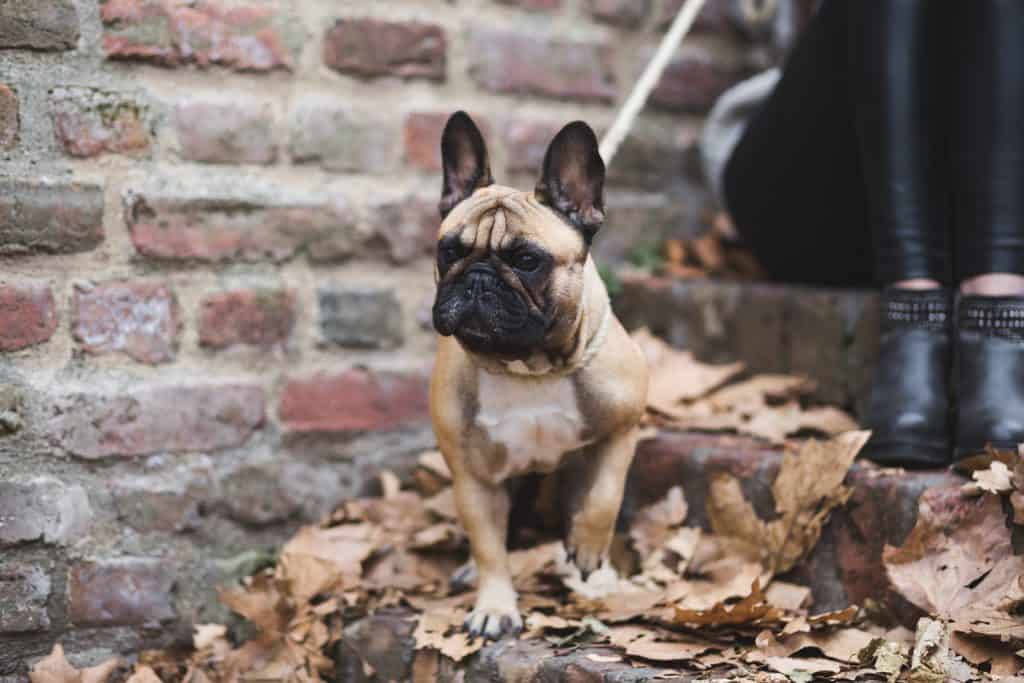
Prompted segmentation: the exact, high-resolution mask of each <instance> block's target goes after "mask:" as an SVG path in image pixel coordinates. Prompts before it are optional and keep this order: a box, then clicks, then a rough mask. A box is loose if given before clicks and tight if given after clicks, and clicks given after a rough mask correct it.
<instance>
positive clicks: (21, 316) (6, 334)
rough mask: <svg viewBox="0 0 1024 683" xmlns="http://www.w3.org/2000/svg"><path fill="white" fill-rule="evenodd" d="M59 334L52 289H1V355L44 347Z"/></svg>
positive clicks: (34, 286) (33, 286) (28, 285)
mask: <svg viewBox="0 0 1024 683" xmlns="http://www.w3.org/2000/svg"><path fill="white" fill-rule="evenodd" d="M56 330H57V312H56V310H55V309H54V303H53V292H52V291H51V290H50V286H49V285H46V284H42V283H24V284H17V285H0V352H2V351H17V350H19V349H24V348H26V347H29V346H34V345H35V344H41V343H42V342H44V341H46V340H48V339H49V338H50V337H52V336H53V333H54V332H55V331H56Z"/></svg>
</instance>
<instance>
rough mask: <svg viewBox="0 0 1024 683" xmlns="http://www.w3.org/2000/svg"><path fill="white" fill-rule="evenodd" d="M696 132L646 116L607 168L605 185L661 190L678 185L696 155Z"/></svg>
mask: <svg viewBox="0 0 1024 683" xmlns="http://www.w3.org/2000/svg"><path fill="white" fill-rule="evenodd" d="M697 153H698V151H697V135H696V132H695V131H694V132H693V133H692V135H689V136H687V135H684V134H683V132H681V130H680V128H679V127H676V126H671V125H663V124H660V123H656V122H653V121H649V120H640V121H638V122H637V123H636V125H635V127H634V129H633V130H631V131H630V134H629V137H628V138H626V140H624V141H623V143H622V146H621V147H619V152H618V154H617V155H616V156H615V164H613V165H612V166H611V167H610V168H609V169H608V186H609V187H613V188H619V189H621V188H625V187H629V188H638V189H645V190H655V191H657V190H664V189H666V188H673V189H675V188H676V187H678V186H679V184H680V183H679V181H680V179H682V178H684V177H685V176H686V175H687V171H688V170H689V167H688V162H689V161H690V158H691V157H695V156H696V155H697Z"/></svg>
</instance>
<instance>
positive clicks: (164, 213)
mask: <svg viewBox="0 0 1024 683" xmlns="http://www.w3.org/2000/svg"><path fill="white" fill-rule="evenodd" d="M125 204H126V207H125V208H126V210H125V220H126V222H127V224H128V228H129V230H130V231H131V236H132V242H133V243H134V245H135V249H136V250H137V251H138V252H139V254H141V255H143V256H146V257H148V258H153V259H159V260H168V261H201V262H205V263H221V262H226V261H246V262H253V261H285V260H287V259H289V258H291V257H293V256H295V255H296V254H297V253H298V252H300V251H302V250H304V249H306V248H307V247H308V248H309V250H310V256H311V257H312V258H314V259H315V260H318V261H321V262H335V261H342V260H344V259H346V258H349V257H351V256H353V255H355V254H357V253H364V252H365V250H366V247H367V244H366V243H367V241H368V239H369V237H368V236H366V235H361V234H359V230H358V226H357V224H356V222H355V220H354V219H353V217H352V215H351V212H350V211H347V210H343V208H338V207H335V206H332V205H330V204H324V205H309V206H268V205H266V204H261V203H256V202H251V201H247V200H238V199H228V198H224V199H188V198H146V197H144V196H142V195H140V194H135V193H129V194H127V195H126V196H125Z"/></svg>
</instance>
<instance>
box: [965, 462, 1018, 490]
mask: <svg viewBox="0 0 1024 683" xmlns="http://www.w3.org/2000/svg"><path fill="white" fill-rule="evenodd" d="M971 478H972V479H974V481H972V482H968V483H966V484H964V487H963V488H964V492H965V493H967V494H968V495H981V494H982V493H995V494H1001V493H1009V492H1010V491H1013V481H1012V480H1011V474H1010V468H1009V467H1007V466H1006V464H1005V463H1003V462H1000V461H999V460H993V461H992V463H991V464H990V465H989V466H988V468H987V469H984V470H974V471H973V472H971Z"/></svg>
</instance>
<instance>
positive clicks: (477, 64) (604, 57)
mask: <svg viewBox="0 0 1024 683" xmlns="http://www.w3.org/2000/svg"><path fill="white" fill-rule="evenodd" d="M468 54H469V61H470V72H471V74H472V76H473V79H474V80H475V81H476V82H477V83H479V84H480V85H481V86H482V87H483V88H485V89H487V90H490V91H491V92H498V93H518V94H533V95H544V96H548V97H559V98H568V99H575V100H584V101H588V100H589V101H604V102H608V101H611V100H613V99H614V98H615V93H616V88H615V73H614V70H613V68H612V64H611V48H610V46H609V45H608V44H606V43H599V42H585V41H566V40H560V39H556V38H548V37H538V36H536V35H531V34H528V33H519V32H515V31H505V30H498V29H490V28H484V27H476V28H474V29H473V30H472V31H471V32H470V34H469V45H468Z"/></svg>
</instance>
